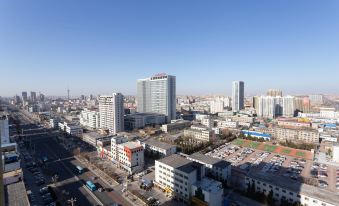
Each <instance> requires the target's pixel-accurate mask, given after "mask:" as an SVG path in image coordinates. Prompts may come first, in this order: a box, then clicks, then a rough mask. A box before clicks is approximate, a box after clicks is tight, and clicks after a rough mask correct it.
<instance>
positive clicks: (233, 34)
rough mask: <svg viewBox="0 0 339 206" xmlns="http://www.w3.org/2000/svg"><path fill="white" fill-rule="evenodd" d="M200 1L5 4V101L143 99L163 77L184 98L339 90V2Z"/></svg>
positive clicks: (1, 52)
mask: <svg viewBox="0 0 339 206" xmlns="http://www.w3.org/2000/svg"><path fill="white" fill-rule="evenodd" d="M194 3H195V4H194V7H192V4H191V2H190V1H187V2H179V1H171V2H170V3H169V2H161V3H157V2H152V3H150V2H148V1H146V2H144V3H138V2H134V3H131V2H108V1H106V2H102V3H101V4H95V6H94V4H93V3H90V2H82V4H78V3H77V2H68V1H67V3H66V1H65V2H62V1H59V2H58V3H57V4H56V3H55V2H39V3H36V4H33V3H30V2H29V1H25V2H20V3H19V2H15V1H7V2H3V3H2V6H1V8H0V28H1V31H2V32H1V33H0V43H1V45H2V47H1V48H0V60H1V61H0V68H1V71H2V73H1V74H2V77H10V78H2V84H3V85H7V86H6V87H1V88H0V96H13V95H15V94H18V95H20V94H21V92H22V91H26V90H27V91H37V92H39V91H41V92H42V93H45V94H48V95H53V96H64V95H67V92H66V91H67V88H68V87H69V88H70V90H71V92H70V94H71V96H78V95H81V94H86V93H87V94H90V93H92V94H110V93H112V92H121V93H123V94H131V95H135V94H136V86H135V81H136V80H137V79H140V78H142V77H144V76H152V75H154V74H156V73H159V72H160V73H161V72H165V73H167V74H173V75H175V76H177V94H178V95H190V94H192V95H206V94H225V95H231V87H230V86H229V85H230V83H231V82H232V81H233V80H236V79H242V80H243V81H244V82H246V85H247V87H246V93H245V96H247V95H256V94H264V93H265V92H266V91H267V89H269V88H279V89H281V90H283V91H284V93H285V94H292V95H294V94H310V93H330V94H338V91H339V86H338V85H337V84H336V82H337V80H336V76H338V74H339V69H338V66H339V60H338V58H337V57H338V56H339V49H338V48H339V42H338V41H337V36H338V34H339V25H338V22H339V14H338V13H337V10H338V8H339V3H338V2H337V1H327V2H321V3H320V2H317V1H307V3H306V1H298V2H295V1H284V2H281V3H279V4H277V3H274V2H271V1H263V2H259V3H258V2H251V1H248V2H229V1H227V2H226V1H225V2H224V1H222V2H215V3H214V4H208V3H204V2H194ZM62 5H67V6H62ZM315 13H316V14H317V15H314V14H315ZM60 14H62V15H60ZM88 14H90V15H88ZM174 14H175V15H174ZM201 14H204V15H201ZM154 16H157V18H154ZM278 77H279V78H278ZM277 78H278V79H277ZM201 82H204V84H201ZM197 85H198V86H197ZM315 85H317V86H315Z"/></svg>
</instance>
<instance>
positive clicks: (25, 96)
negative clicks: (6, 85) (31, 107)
mask: <svg viewBox="0 0 339 206" xmlns="http://www.w3.org/2000/svg"><path fill="white" fill-rule="evenodd" d="M21 96H22V101H24V102H27V101H28V96H27V92H22V95H21Z"/></svg>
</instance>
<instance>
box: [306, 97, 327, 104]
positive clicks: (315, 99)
mask: <svg viewBox="0 0 339 206" xmlns="http://www.w3.org/2000/svg"><path fill="white" fill-rule="evenodd" d="M308 97H309V98H310V102H311V105H322V104H323V103H324V100H323V95H321V94H311V95H308Z"/></svg>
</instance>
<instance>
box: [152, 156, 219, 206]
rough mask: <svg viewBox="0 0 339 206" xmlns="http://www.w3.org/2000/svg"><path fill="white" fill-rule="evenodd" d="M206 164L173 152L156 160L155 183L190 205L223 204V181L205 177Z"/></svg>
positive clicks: (217, 205)
mask: <svg viewBox="0 0 339 206" xmlns="http://www.w3.org/2000/svg"><path fill="white" fill-rule="evenodd" d="M204 167H205V166H204V165H202V164H200V163H198V162H195V161H192V160H189V159H186V158H185V157H183V156H180V155H177V154H173V155H171V156H168V157H165V158H162V159H160V160H156V161H155V181H154V184H155V185H156V186H158V187H160V188H161V189H162V190H163V191H164V192H165V193H167V195H168V196H170V197H172V198H174V199H177V200H179V201H181V202H184V203H186V204H188V205H191V204H193V205H195V204H199V205H215V206H221V205H222V199H223V198H222V197H223V188H222V183H221V182H218V181H216V180H213V179H210V178H207V177H205V168H204Z"/></svg>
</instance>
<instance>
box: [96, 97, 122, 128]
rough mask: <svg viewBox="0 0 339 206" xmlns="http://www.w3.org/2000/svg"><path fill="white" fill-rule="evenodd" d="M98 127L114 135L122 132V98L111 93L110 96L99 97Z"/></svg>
mask: <svg viewBox="0 0 339 206" xmlns="http://www.w3.org/2000/svg"><path fill="white" fill-rule="evenodd" d="M99 115H100V127H101V128H103V129H108V130H109V132H110V133H112V134H116V133H118V132H122V131H124V96H123V95H122V94H121V93H113V94H112V96H107V95H101V96H99Z"/></svg>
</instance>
